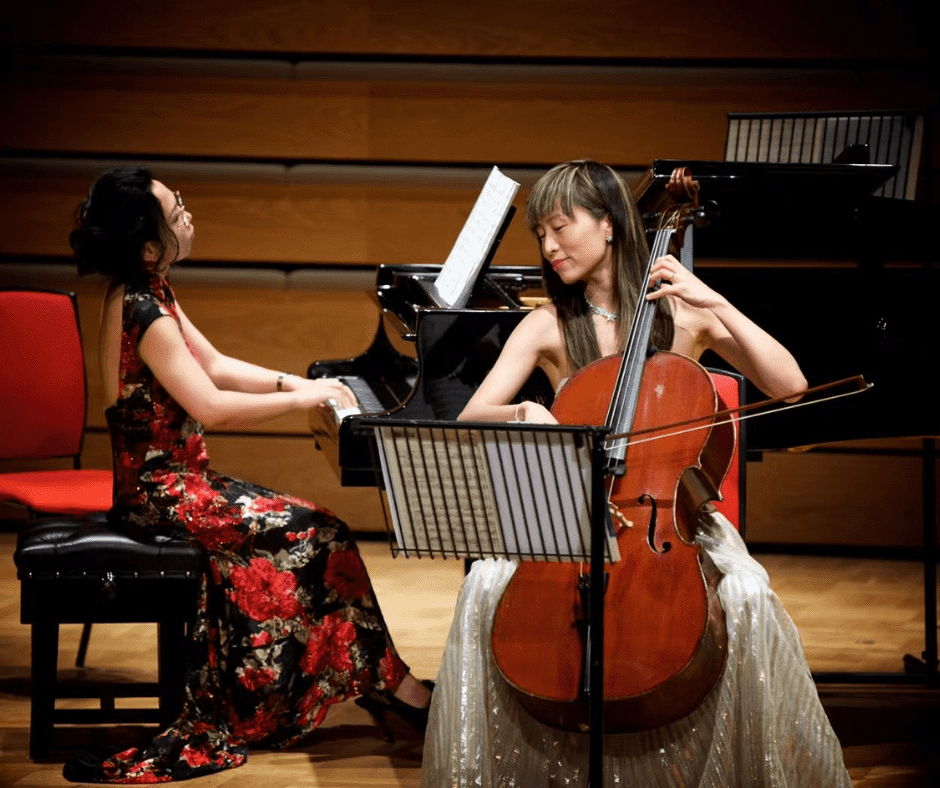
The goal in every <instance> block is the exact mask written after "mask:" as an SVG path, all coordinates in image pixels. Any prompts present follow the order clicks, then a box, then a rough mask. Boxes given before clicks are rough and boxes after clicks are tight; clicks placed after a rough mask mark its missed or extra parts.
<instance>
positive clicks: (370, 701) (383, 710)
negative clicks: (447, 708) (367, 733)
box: [355, 679, 434, 742]
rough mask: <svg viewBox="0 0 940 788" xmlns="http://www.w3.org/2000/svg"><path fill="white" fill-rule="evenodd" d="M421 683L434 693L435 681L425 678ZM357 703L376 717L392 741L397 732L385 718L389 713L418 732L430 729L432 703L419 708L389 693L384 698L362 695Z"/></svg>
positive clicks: (357, 699)
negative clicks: (429, 717)
mask: <svg viewBox="0 0 940 788" xmlns="http://www.w3.org/2000/svg"><path fill="white" fill-rule="evenodd" d="M421 683H422V684H423V685H424V686H425V687H427V688H428V691H429V692H431V693H432V694H433V692H434V682H433V681H430V680H429V679H425V680H424V681H422V682H421ZM355 703H356V705H357V706H358V707H359V708H361V709H365V710H366V711H367V712H369V714H371V715H372V716H373V717H374V718H375V721H376V722H377V723H378V724H379V726H380V727H381V728H382V729H383V730H384V731H385V736H386V738H387V739H388V741H390V742H393V741H395V734H394V732H393V731H392V729H391V727H390V726H389V724H388V722H387V721H386V719H385V715H386V714H387V713H391V714H394V715H396V716H397V717H400V718H401V719H402V720H404V721H405V722H407V723H408V725H410V726H411V727H412V728H413V729H414V730H415V731H416V732H417V733H422V734H423V733H424V732H425V731H426V730H427V729H428V714H429V713H430V711H431V704H430V703H429V704H428V705H427V706H425V707H424V708H418V707H417V706H412V705H411V704H410V703H405V702H404V701H403V700H399V699H398V698H396V697H395V696H394V695H388V696H386V697H385V698H384V700H379V699H378V698H371V697H369V696H368V695H360V696H359V697H358V698H356V700H355Z"/></svg>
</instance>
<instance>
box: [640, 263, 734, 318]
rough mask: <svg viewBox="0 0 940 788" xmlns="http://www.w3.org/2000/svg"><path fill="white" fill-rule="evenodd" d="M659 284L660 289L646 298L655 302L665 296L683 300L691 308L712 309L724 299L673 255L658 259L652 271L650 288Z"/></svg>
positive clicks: (651, 292) (650, 292) (648, 294)
mask: <svg viewBox="0 0 940 788" xmlns="http://www.w3.org/2000/svg"><path fill="white" fill-rule="evenodd" d="M656 282H659V289H658V290H655V291H652V290H651V291H649V292H648V293H647V294H646V297H647V299H648V300H650V301H655V300H656V299H657V298H662V297H663V296H667V295H668V296H675V297H676V298H681V299H682V300H683V301H685V302H686V303H687V304H690V305H691V306H697V307H702V308H705V309H707V308H710V307H713V306H715V305H716V304H718V303H720V302H721V300H722V298H721V296H720V295H718V293H716V292H715V291H714V290H712V289H711V288H710V287H709V286H708V285H706V284H705V283H704V282H703V281H702V280H701V279H699V278H698V277H697V276H696V275H695V274H693V273H692V272H691V271H690V270H689V269H688V268H686V267H685V266H684V265H682V263H680V262H679V261H678V260H676V258H675V257H673V256H672V255H671V254H668V255H666V256H665V257H660V258H658V259H657V260H656V261H655V262H654V263H653V269H652V271H650V281H649V283H648V285H647V286H648V287H653V285H655V284H656Z"/></svg>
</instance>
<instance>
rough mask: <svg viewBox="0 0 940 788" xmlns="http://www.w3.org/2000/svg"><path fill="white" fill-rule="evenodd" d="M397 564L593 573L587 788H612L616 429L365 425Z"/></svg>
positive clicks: (377, 421)
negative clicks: (607, 723)
mask: <svg viewBox="0 0 940 788" xmlns="http://www.w3.org/2000/svg"><path fill="white" fill-rule="evenodd" d="M360 423H361V425H362V427H364V428H370V427H371V428H373V429H374V430H375V438H376V440H375V445H376V449H377V453H378V457H377V458H376V473H377V477H378V478H377V482H378V485H379V487H380V489H383V490H384V491H385V498H384V501H385V504H386V506H385V513H386V524H387V526H388V532H389V543H390V547H391V550H392V553H393V555H398V554H399V553H404V554H405V555H406V556H415V557H431V558H433V557H437V556H441V557H450V558H463V559H466V558H483V557H502V558H518V559H522V560H533V561H557V562H566V561H579V562H583V561H589V562H590V567H591V569H590V595H589V599H590V602H589V609H588V611H587V618H588V634H587V638H586V640H587V642H586V643H585V647H586V662H587V684H586V686H583V687H582V689H583V693H584V695H586V697H587V702H588V718H589V722H590V725H589V730H590V733H589V754H588V788H602V786H603V732H604V697H603V694H604V689H603V688H604V665H603V661H604V656H603V655H604V648H603V642H604V630H603V627H604V591H603V589H604V562H605V560H607V561H610V562H612V561H617V560H619V559H620V553H619V549H618V546H617V540H616V536H615V535H614V533H613V529H612V527H611V526H610V524H609V518H608V515H607V489H606V485H605V474H604V470H603V468H604V460H605V452H604V438H605V436H606V435H607V433H608V432H609V430H608V428H606V427H572V426H562V425H559V426H555V425H551V426H545V425H533V424H516V423H513V424H500V425H498V426H497V425H493V424H483V423H475V422H459V423H458V422H440V421H408V422H396V421H390V420H388V419H381V418H375V419H362V420H361V422H360Z"/></svg>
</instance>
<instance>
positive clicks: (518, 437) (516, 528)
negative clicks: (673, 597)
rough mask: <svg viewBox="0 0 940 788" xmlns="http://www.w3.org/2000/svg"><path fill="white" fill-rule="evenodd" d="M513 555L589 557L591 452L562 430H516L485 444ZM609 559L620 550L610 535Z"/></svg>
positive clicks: (538, 558) (617, 556)
mask: <svg viewBox="0 0 940 788" xmlns="http://www.w3.org/2000/svg"><path fill="white" fill-rule="evenodd" d="M486 450H487V458H488V460H489V467H490V469H491V471H493V477H492V483H493V490H494V494H495V496H496V502H497V507H498V510H499V518H500V523H501V527H502V533H503V539H504V541H505V543H506V552H507V554H509V555H519V556H527V557H528V558H530V559H533V560H536V561H551V560H559V559H566V560H578V561H589V560H590V546H591V512H590V506H589V504H590V500H591V456H590V448H589V447H588V446H587V443H586V442H581V444H580V446H578V445H577V444H576V443H575V442H574V441H572V440H571V436H569V435H565V434H564V433H558V432H554V433H552V432H544V433H538V432H514V433H507V434H506V436H505V439H502V440H490V441H487V443H486ZM606 560H607V561H619V560H620V550H619V547H618V545H617V539H616V537H615V536H614V534H612V533H608V535H607V556H606Z"/></svg>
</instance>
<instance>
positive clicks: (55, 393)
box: [0, 290, 87, 459]
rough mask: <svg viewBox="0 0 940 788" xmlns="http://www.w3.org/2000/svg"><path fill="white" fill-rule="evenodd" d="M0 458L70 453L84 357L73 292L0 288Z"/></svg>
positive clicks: (81, 401)
mask: <svg viewBox="0 0 940 788" xmlns="http://www.w3.org/2000/svg"><path fill="white" fill-rule="evenodd" d="M0 347H2V348H3V352H2V362H0V459H41V458H52V457H66V456H73V457H74V456H77V455H78V454H79V453H80V452H81V448H82V436H83V434H84V431H85V410H86V404H85V403H86V396H87V392H86V387H85V358H84V354H83V352H82V341H81V335H80V333H79V326H78V307H77V304H76V300H75V295H74V293H63V292H51V291H35V290H0Z"/></svg>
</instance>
